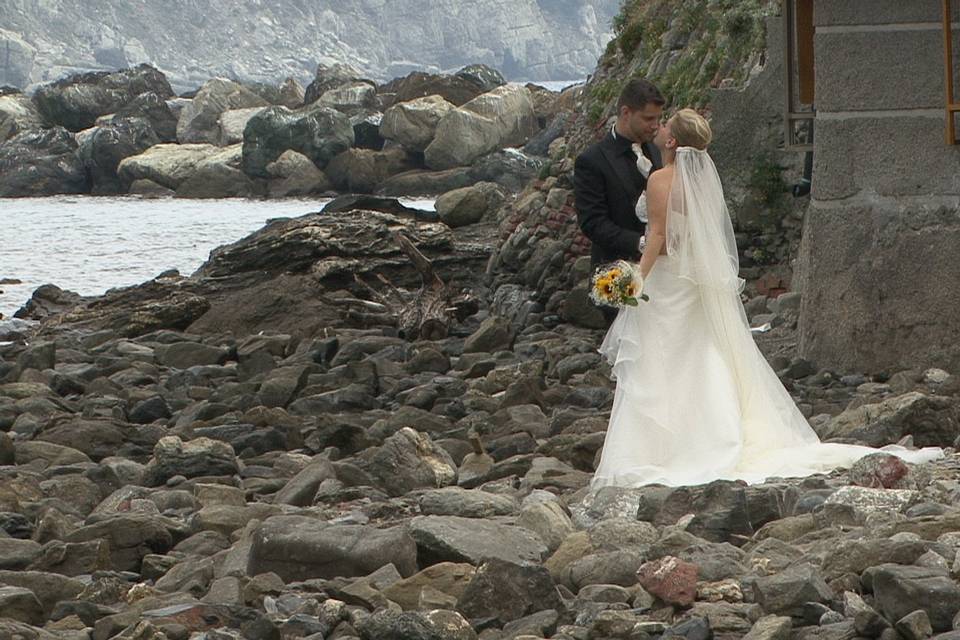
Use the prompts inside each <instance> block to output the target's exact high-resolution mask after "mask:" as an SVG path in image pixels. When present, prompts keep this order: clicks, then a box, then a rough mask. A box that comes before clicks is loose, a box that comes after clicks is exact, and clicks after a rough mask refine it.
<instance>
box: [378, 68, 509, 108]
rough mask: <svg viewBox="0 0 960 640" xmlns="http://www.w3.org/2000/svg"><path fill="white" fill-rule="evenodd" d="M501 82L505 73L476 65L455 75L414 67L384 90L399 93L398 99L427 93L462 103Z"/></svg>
mask: <svg viewBox="0 0 960 640" xmlns="http://www.w3.org/2000/svg"><path fill="white" fill-rule="evenodd" d="M498 83H499V84H498ZM502 84H505V81H504V80H503V76H500V75H499V73H498V72H497V71H496V70H494V69H491V68H490V67H483V66H482V65H473V66H471V67H467V68H464V69H463V70H462V72H461V73H457V74H455V75H439V74H432V73H424V72H422V71H414V72H413V73H411V74H410V75H408V76H406V77H404V78H398V79H396V80H394V81H392V82H390V83H388V84H386V85H384V86H383V87H382V88H381V92H382V93H385V94H389V93H393V94H396V102H409V101H410V100H416V99H417V98H422V97H424V96H432V95H437V96H442V97H443V98H444V99H445V100H447V101H448V102H451V103H453V104H454V105H455V106H458V107H459V106H460V105H463V104H466V103H467V102H470V101H471V100H473V99H474V98H476V97H477V96H478V95H480V94H481V93H485V92H487V91H490V90H492V89H494V88H496V86H500V85H502Z"/></svg>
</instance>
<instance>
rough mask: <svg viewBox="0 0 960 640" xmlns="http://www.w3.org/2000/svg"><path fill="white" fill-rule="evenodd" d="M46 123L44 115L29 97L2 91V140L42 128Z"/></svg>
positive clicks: (0, 135)
mask: <svg viewBox="0 0 960 640" xmlns="http://www.w3.org/2000/svg"><path fill="white" fill-rule="evenodd" d="M44 124H45V123H44V121H43V116H41V115H40V112H39V111H37V108H36V106H34V104H33V101H32V100H31V99H30V98H29V97H27V96H25V95H23V94H22V93H8V94H3V93H2V92H0V142H4V141H6V140H9V139H10V138H12V137H13V136H15V135H17V134H18V133H22V132H24V131H29V130H30V129H40V128H42V127H43V126H44Z"/></svg>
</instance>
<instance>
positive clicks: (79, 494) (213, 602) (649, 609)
mask: <svg viewBox="0 0 960 640" xmlns="http://www.w3.org/2000/svg"><path fill="white" fill-rule="evenodd" d="M554 188H555V189H556V188H561V187H554ZM554 197H556V196H554ZM400 237H404V238H408V239H409V240H410V241H411V242H412V243H413V244H414V245H415V246H416V247H417V248H418V249H419V253H420V255H421V257H423V258H424V259H425V260H426V261H428V262H429V263H430V265H431V266H432V269H433V274H434V275H435V276H437V277H438V278H439V279H440V281H441V284H442V286H443V287H444V290H445V291H446V292H447V294H448V295H449V298H448V302H447V304H449V305H450V307H449V309H450V311H449V313H448V315H447V316H446V322H445V324H444V326H443V327H442V328H440V329H436V328H435V329H433V330H430V331H429V332H428V331H427V330H426V328H425V326H426V325H425V324H423V323H421V324H419V325H418V324H417V322H416V321H414V322H413V323H412V324H411V323H407V324H406V325H404V324H403V323H402V322H400V321H398V318H400V317H401V316H402V314H400V315H398V314H396V313H394V311H396V309H393V311H391V310H390V309H391V308H390V306H389V305H388V304H383V303H385V302H389V301H387V300H382V301H381V302H376V301H374V300H372V299H371V298H372V297H374V296H370V295H369V291H368V287H370V286H371V285H372V283H374V282H375V281H376V278H375V274H380V275H382V276H383V277H384V278H385V279H387V280H388V281H389V282H391V283H392V284H393V285H394V286H395V287H397V292H398V295H401V296H402V300H403V302H404V303H406V304H407V305H408V306H407V307H404V308H416V300H417V297H416V296H415V295H414V294H415V292H417V291H418V290H419V291H420V294H421V296H422V294H423V293H424V292H425V291H427V290H429V286H432V284H434V283H431V282H427V283H426V284H424V282H425V280H426V279H425V278H424V276H423V271H422V270H421V269H418V268H416V267H415V265H414V263H413V262H411V260H410V259H409V258H408V256H407V255H405V254H404V252H403V249H402V246H401V244H400V243H399V242H398V238H400ZM496 237H497V231H496V223H495V221H487V222H480V223H477V224H474V225H469V226H464V227H453V228H451V227H449V226H447V225H445V224H443V223H441V222H432V221H424V220H418V219H417V218H416V216H413V215H408V214H404V213H403V212H394V213H384V212H380V211H373V210H351V211H347V212H342V213H340V212H327V213H325V214H322V215H309V216H304V217H301V218H295V219H289V220H282V221H277V222H274V223H272V224H270V225H268V226H267V227H265V228H264V229H263V230H261V231H259V232H257V233H255V234H253V235H251V236H250V237H248V238H245V239H243V240H241V241H240V242H237V243H234V244H232V245H226V246H224V247H221V248H220V249H218V250H216V251H215V252H214V253H213V254H212V255H211V258H210V260H209V261H208V262H207V263H206V264H204V265H203V266H202V267H201V268H200V269H199V270H198V271H197V272H196V273H195V274H194V275H192V276H190V277H182V276H179V275H176V274H167V275H164V276H161V277H158V278H157V279H155V280H153V281H150V282H148V283H144V284H143V285H140V286H137V287H130V288H127V289H119V290H113V291H111V292H110V293H108V294H107V295H106V296H103V297H99V298H94V299H92V300H86V301H78V300H76V299H73V298H71V297H70V295H69V294H68V293H66V292H62V291H59V290H57V289H56V288H55V287H46V288H42V289H41V290H38V292H37V293H36V294H35V296H34V298H33V299H32V300H31V301H30V303H29V304H28V305H27V306H26V307H25V308H24V310H23V312H22V313H21V314H20V315H22V316H24V318H25V319H32V320H33V322H32V323H29V324H28V325H26V326H24V325H23V324H21V325H20V328H19V331H11V330H10V328H9V327H8V328H7V330H6V332H5V334H4V335H2V336H0V340H3V341H4V343H3V345H4V346H2V347H0V353H2V356H0V358H2V359H0V376H2V383H0V429H2V431H3V433H2V434H0V464H2V465H3V466H2V467H0V475H2V478H3V480H2V482H0V532H2V534H0V535H2V537H0V583H2V584H3V585H4V586H2V587H0V611H2V616H3V617H2V619H0V636H2V637H4V638H29V639H33V638H39V639H43V638H50V639H53V638H58V639H74V638H75V639H77V640H79V639H81V638H83V639H84V640H86V639H88V638H93V639H96V640H101V639H102V640H106V639H107V638H144V639H156V640H162V639H165V638H166V639H184V640H186V639H188V638H193V639H195V640H197V639H199V638H208V639H211V640H213V639H227V638H248V639H256V638H283V639H287V638H311V639H312V640H321V639H325V638H337V639H349V638H363V639H364V640H374V639H377V640H380V639H394V638H395V639H397V640H400V639H403V640H414V639H418V638H424V639H436V640H446V639H461V638H463V639H469V638H483V639H488V640H502V639H506V638H510V639H517V638H523V639H524V640H533V639H534V638H555V639H564V640H566V639H575V640H584V639H593V638H625V639H626V638H630V639H641V638H657V637H659V638H680V637H683V638H691V639H693V638H710V637H713V638H731V639H732V638H743V637H748V638H752V639H758V638H771V639H774V638H838V639H839V638H888V639H890V640H893V639H894V638H926V637H930V636H931V635H933V634H939V635H937V636H935V637H941V638H950V637H954V636H953V635H951V629H952V628H953V627H954V626H955V624H957V623H960V618H957V612H958V611H960V584H958V582H957V580H956V577H957V575H958V567H960V555H958V554H957V550H958V548H960V537H958V535H957V531H958V530H960V512H958V511H957V510H956V508H955V503H956V501H957V498H958V492H960V473H958V465H957V460H956V458H955V456H954V455H953V449H952V448H950V447H952V446H953V445H954V444H955V441H956V439H957V436H958V435H960V408H958V407H960V400H958V395H960V383H958V379H957V378H956V377H955V376H951V375H949V374H948V373H946V372H944V371H940V370H937V369H930V370H925V371H904V372H898V373H896V375H892V376H888V377H887V376H872V377H866V376H862V375H843V376H841V375H839V374H835V373H833V372H830V371H817V370H816V369H815V368H813V366H812V363H809V362H805V361H803V360H800V359H797V358H791V357H790V354H791V343H792V341H793V340H795V333H796V332H795V329H794V328H795V322H796V305H795V304H794V303H792V302H790V294H787V295H785V296H780V297H779V298H777V299H767V298H758V299H757V301H755V302H754V303H752V305H751V306H752V307H753V310H752V313H753V315H754V317H755V319H756V318H757V317H758V316H759V315H764V316H772V317H773V318H775V319H776V320H775V321H774V322H773V324H775V325H776V328H775V329H774V330H773V331H771V332H769V333H766V334H762V335H761V336H760V340H761V344H762V345H763V346H764V349H765V350H766V351H767V352H768V355H769V356H770V359H771V362H772V363H773V364H774V366H775V367H777V368H778V369H779V373H780V375H781V377H782V378H783V380H784V382H785V384H787V385H788V387H789V388H790V389H791V390H792V391H793V393H794V395H795V397H796V398H797V399H798V401H799V402H800V404H801V407H802V408H803V409H804V411H805V413H807V414H808V415H810V416H811V422H812V424H813V425H814V426H815V427H816V429H817V431H818V433H819V434H820V435H821V437H822V438H824V439H829V440H832V441H838V442H857V443H863V444H869V445H871V446H881V445H884V444H888V443H896V442H900V443H902V444H907V445H911V444H912V445H915V446H930V445H935V446H944V447H948V456H947V457H946V458H944V459H942V460H940V461H937V462H935V463H929V464H924V465H919V466H908V465H905V464H904V463H902V462H900V461H899V460H898V459H897V458H895V457H893V456H890V455H888V454H884V453H877V454H875V455H873V456H870V457H868V458H865V459H863V460H862V461H860V462H858V463H857V464H855V465H854V466H853V467H852V468H850V469H847V470H838V471H836V472H833V473H830V474H827V475H821V476H813V477H810V478H805V479H801V480H789V479H776V480H770V481H768V482H766V483H764V484H761V485H752V486H747V485H745V484H743V483H738V482H729V481H717V482H714V483H712V484H709V485H706V486H700V487H686V488H664V487H646V488H641V489H618V488H608V489H604V490H602V491H600V492H599V493H597V494H594V495H590V494H589V493H588V492H587V490H586V487H587V483H588V481H589V479H590V476H591V472H592V470H593V467H594V464H595V461H596V458H597V453H598V451H599V449H600V447H601V445H602V442H603V436H604V430H605V428H606V419H607V417H608V415H609V410H610V404H611V399H612V391H613V383H612V382H611V380H610V379H609V369H608V368H607V366H606V365H605V364H604V363H602V362H600V358H599V355H598V354H597V353H596V346H597V344H598V343H599V340H600V337H601V331H600V330H597V329H590V328H585V327H580V326H577V325H575V324H573V323H570V322H567V321H565V320H564V319H563V318H561V317H560V316H559V315H558V314H557V313H554V312H552V311H551V310H550V309H549V308H548V307H547V306H545V305H544V304H541V303H540V302H537V301H536V300H531V299H528V298H527V297H525V296H523V295H519V293H520V291H521V287H520V285H509V284H503V283H501V284H499V285H497V282H498V276H497V274H496V273H495V272H491V271H490V269H489V267H488V265H491V264H494V263H495V262H496V261H495V260H492V259H491V258H492V257H493V256H496V255H499V253H500V252H501V251H502V249H503V248H502V247H500V246H498V243H497V242H496V240H495V239H496ZM485 273H486V275H483V274H485ZM355 276H356V279H355V278H354V277H355ZM499 277H500V278H502V277H503V276H502V275H501V276H499ZM492 287H496V288H495V289H494V288H492ZM401 292H409V294H402V293H401ZM761 300H766V301H767V302H765V304H764V307H763V308H762V309H761V308H760V306H761V305H760V301H761ZM397 304H398V305H399V304H401V303H400V302H399V301H398V302H397ZM401 311H402V309H401ZM768 321H769V320H768ZM410 326H413V327H414V328H415V330H412V331H411V330H410ZM428 333H429V334H430V335H422V334H428Z"/></svg>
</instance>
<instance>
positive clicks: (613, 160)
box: [573, 132, 663, 266]
mask: <svg viewBox="0 0 960 640" xmlns="http://www.w3.org/2000/svg"><path fill="white" fill-rule="evenodd" d="M643 155H645V156H646V157H647V158H649V159H650V161H651V162H653V168H652V169H651V171H653V170H656V169H659V168H660V167H662V166H663V163H662V161H661V159H660V151H659V150H658V149H657V147H656V146H654V145H652V144H647V143H644V144H643ZM646 187H647V180H646V178H644V177H643V174H642V173H640V171H639V169H637V164H636V156H635V155H634V154H633V151H632V149H631V143H630V141H629V140H627V139H626V138H623V137H621V136H618V135H615V134H614V133H612V132H610V133H607V134H606V135H605V136H603V139H602V140H600V141H599V142H596V143H594V144H592V145H591V146H589V147H587V149H586V150H585V151H584V152H583V153H581V154H580V155H579V156H577V161H576V163H575V164H574V172H573V190H574V194H575V196H576V206H577V220H578V222H579V223H580V229H581V230H582V231H583V233H584V235H586V236H587V237H588V238H590V241H591V242H592V243H593V248H592V249H591V252H590V261H591V263H592V264H593V266H597V265H600V264H603V263H606V262H612V261H613V260H618V259H624V260H636V259H637V258H638V256H639V255H640V253H639V251H638V248H637V247H638V245H639V244H640V236H642V235H643V234H644V233H645V231H646V229H645V227H646V225H644V224H643V223H642V222H640V220H639V219H638V218H637V214H636V206H637V199H638V198H639V197H640V194H641V193H643V190H644V189H646Z"/></svg>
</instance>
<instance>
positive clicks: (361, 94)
mask: <svg viewBox="0 0 960 640" xmlns="http://www.w3.org/2000/svg"><path fill="white" fill-rule="evenodd" d="M316 102H317V103H318V104H321V105H323V106H325V107H330V108H332V109H336V110H337V111H342V112H343V113H353V112H355V111H362V110H364V109H373V108H374V107H376V106H377V88H376V86H374V85H373V83H371V82H365V81H356V82H350V83H348V84H344V85H341V86H339V87H335V88H333V89H330V90H328V91H326V92H324V94H323V95H322V96H320V98H319V99H318V100H316Z"/></svg>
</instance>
